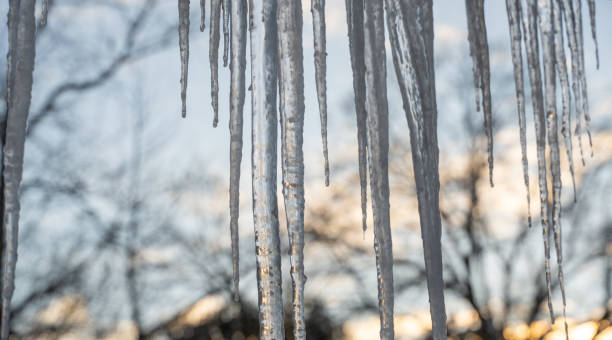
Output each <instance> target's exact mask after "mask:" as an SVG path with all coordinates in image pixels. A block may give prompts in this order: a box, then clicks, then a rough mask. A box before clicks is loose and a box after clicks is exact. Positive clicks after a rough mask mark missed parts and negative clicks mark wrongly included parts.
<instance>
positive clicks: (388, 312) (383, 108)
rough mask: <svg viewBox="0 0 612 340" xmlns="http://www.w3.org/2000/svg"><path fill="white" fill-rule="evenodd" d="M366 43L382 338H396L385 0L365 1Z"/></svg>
mask: <svg viewBox="0 0 612 340" xmlns="http://www.w3.org/2000/svg"><path fill="white" fill-rule="evenodd" d="M364 4H365V7H364V37H365V39H364V42H365V44H364V46H365V49H364V51H365V58H364V60H365V69H366V73H365V75H366V77H365V84H366V112H367V137H368V160H369V167H370V192H371V193H372V213H373V217H374V251H375V253H376V269H377V272H378V307H379V313H380V338H381V339H384V340H389V339H393V338H394V329H393V305H394V301H393V300H394V298H393V250H392V242H391V225H390V218H389V168H388V167H389V164H388V163H389V110H388V103H387V68H386V53H385V23H384V12H383V1H382V0H368V1H365V3H364Z"/></svg>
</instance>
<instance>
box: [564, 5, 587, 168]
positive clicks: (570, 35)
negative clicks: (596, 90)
mask: <svg viewBox="0 0 612 340" xmlns="http://www.w3.org/2000/svg"><path fill="white" fill-rule="evenodd" d="M561 9H562V12H563V16H564V18H565V29H566V32H567V41H568V45H569V50H570V57H571V65H572V66H571V73H572V93H573V94H574V105H573V106H574V111H575V112H576V136H577V137H578V149H579V150H580V159H581V160H582V165H585V162H584V151H583V147H582V105H581V104H580V103H581V91H580V77H579V75H578V74H579V70H580V66H579V65H580V63H579V54H578V38H577V34H578V33H577V29H576V19H575V13H574V4H573V0H562V7H561ZM569 128H570V129H571V126H569Z"/></svg>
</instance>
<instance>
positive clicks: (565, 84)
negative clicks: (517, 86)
mask: <svg viewBox="0 0 612 340" xmlns="http://www.w3.org/2000/svg"><path fill="white" fill-rule="evenodd" d="M552 5H553V33H554V45H555V65H556V67H557V74H558V75H559V84H560V85H561V103H562V108H563V115H562V118H561V134H562V135H563V139H564V141H565V151H566V154H567V160H568V164H569V170H570V175H571V177H572V188H573V190H574V202H575V201H576V179H575V176H574V157H573V155H572V153H573V151H572V149H573V148H572V129H571V125H572V123H571V122H572V121H571V94H570V82H569V75H568V73H567V60H566V58H565V47H564V45H563V19H562V14H561V8H560V7H559V6H560V5H559V2H558V1H553V2H552Z"/></svg>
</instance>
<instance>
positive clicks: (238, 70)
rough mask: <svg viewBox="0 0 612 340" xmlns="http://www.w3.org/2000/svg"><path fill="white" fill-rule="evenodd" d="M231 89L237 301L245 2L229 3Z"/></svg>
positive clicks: (236, 286) (236, 294) (232, 226)
mask: <svg viewBox="0 0 612 340" xmlns="http://www.w3.org/2000/svg"><path fill="white" fill-rule="evenodd" d="M231 15H232V39H231V61H230V72H231V85H230V119H229V130H230V204H229V205H230V232H231V238H232V267H233V273H234V300H238V298H239V282H240V243H239V237H238V236H239V233H238V232H239V229H238V214H239V212H240V164H241V162H242V130H243V127H242V126H243V112H244V97H245V69H246V34H247V0H232V7H231Z"/></svg>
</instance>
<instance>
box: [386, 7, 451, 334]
mask: <svg viewBox="0 0 612 340" xmlns="http://www.w3.org/2000/svg"><path fill="white" fill-rule="evenodd" d="M386 3H387V22H388V29H389V35H390V41H391V48H392V51H393V61H394V65H395V71H396V74H397V79H398V82H399V85H400V90H401V93H402V99H403V104H404V111H405V113H406V119H407V121H408V127H409V128H410V143H411V147H412V162H413V166H414V177H415V183H416V188H417V198H418V203H419V218H420V222H421V235H422V238H423V249H424V257H425V270H426V274H427V288H428V292H429V301H430V311H431V318H432V331H433V339H434V340H443V339H446V336H447V335H446V311H445V303H444V280H443V277H442V245H441V239H440V238H441V221H440V210H439V191H440V181H439V174H438V141H437V104H436V97H435V75H434V57H433V11H432V1H431V0H410V1H402V0H386Z"/></svg>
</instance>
